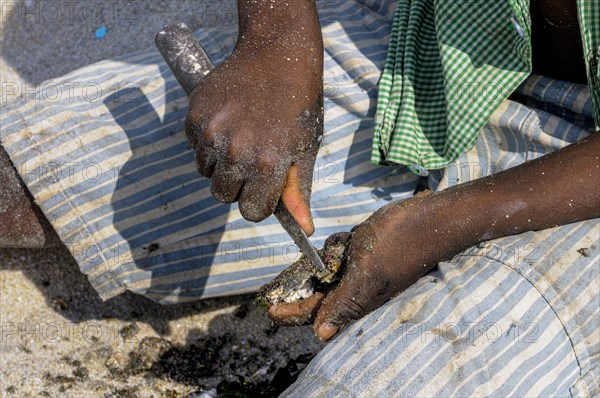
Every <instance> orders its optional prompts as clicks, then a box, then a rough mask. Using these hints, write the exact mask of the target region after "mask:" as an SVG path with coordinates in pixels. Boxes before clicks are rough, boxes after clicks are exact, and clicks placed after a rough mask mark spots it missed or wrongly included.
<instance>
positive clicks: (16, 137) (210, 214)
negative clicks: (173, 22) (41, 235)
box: [0, 0, 418, 302]
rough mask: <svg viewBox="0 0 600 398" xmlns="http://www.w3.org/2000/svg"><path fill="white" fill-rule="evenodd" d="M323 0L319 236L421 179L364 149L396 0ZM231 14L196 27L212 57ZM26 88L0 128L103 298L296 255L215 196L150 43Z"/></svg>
mask: <svg viewBox="0 0 600 398" xmlns="http://www.w3.org/2000/svg"><path fill="white" fill-rule="evenodd" d="M320 6H321V7H320V8H321V9H320V12H321V19H322V25H323V35H324V41H325V47H326V51H325V76H324V80H325V94H326V100H325V112H326V123H325V131H326V134H325V137H324V143H323V147H322V148H321V151H320V153H319V157H318V159H317V168H316V170H315V176H314V184H313V198H312V202H311V205H312V209H313V214H314V218H315V224H316V235H315V237H314V238H313V242H314V243H315V244H316V245H317V246H321V245H322V243H323V241H324V239H325V238H326V237H327V236H329V235H330V234H332V233H334V232H339V231H348V230H350V228H351V227H352V226H354V225H355V224H357V223H360V222H361V221H363V220H365V219H366V218H367V217H368V216H369V215H370V214H372V213H373V212H374V211H375V210H376V209H378V208H379V207H381V206H383V205H384V204H385V203H387V202H389V201H390V200H393V199H400V198H405V197H407V196H410V195H412V193H413V191H414V189H415V186H416V184H417V182H418V178H417V177H416V176H414V175H411V173H405V172H404V170H403V169H401V168H382V167H376V166H373V165H371V164H370V161H369V159H370V152H371V150H370V147H371V138H372V126H373V115H374V113H375V109H374V103H375V98H376V90H377V80H378V78H379V76H380V74H381V68H382V67H383V64H384V62H385V57H386V50H387V44H388V42H389V32H390V27H391V20H392V16H393V11H394V6H395V2H394V1H393V0H384V1H382V0H359V1H347V0H335V1H330V0H328V1H327V2H324V3H322V4H320ZM236 28H237V26H236V24H235V21H234V22H233V23H231V24H229V25H220V26H215V27H211V28H205V29H201V30H200V31H199V32H198V33H197V37H198V39H199V40H200V42H201V44H202V46H203V47H204V48H205V49H206V51H207V53H208V55H209V56H210V57H211V59H212V61H213V62H214V63H215V64H219V63H220V62H222V61H223V59H224V58H225V57H226V56H227V55H228V54H229V53H230V52H231V50H232V48H233V45H234V43H235V39H236ZM58 90H62V91H58ZM57 93H58V95H57ZM60 94H62V95H60ZM31 97H32V96H31V95H26V96H25V97H24V99H27V101H23V100H21V97H19V98H18V101H17V102H16V103H14V104H13V105H11V106H5V107H3V109H2V111H1V112H2V113H1V114H0V123H1V125H2V129H1V130H0V142H1V144H2V146H3V147H4V148H5V149H6V151H7V153H8V154H9V155H10V157H11V159H12V161H13V164H15V165H16V167H17V169H18V171H19V173H20V175H21V177H22V178H23V180H24V181H25V183H26V184H27V186H28V188H29V190H30V191H31V193H32V194H33V196H34V197H35V200H36V202H37V203H38V205H39V206H40V208H41V209H42V211H43V212H44V214H45V215H46V217H47V218H48V219H49V220H50V222H51V223H52V225H53V227H54V228H55V229H56V231H57V233H58V235H59V236H60V237H61V239H62V240H63V242H64V243H65V244H66V245H67V247H68V248H69V250H70V251H71V253H73V256H74V257H75V259H76V260H77V262H78V264H79V267H80V268H81V270H82V271H83V272H84V273H85V274H86V275H87V276H88V278H89V280H90V282H91V284H92V285H93V286H94V288H95V289H96V290H97V291H98V293H99V294H100V296H101V297H102V298H103V299H107V298H110V297H112V296H115V295H117V294H119V293H121V292H123V291H125V290H126V289H128V290H131V291H134V292H136V293H139V294H143V295H145V296H147V297H150V298H152V299H154V300H157V301H162V302H177V301H190V300H197V299H199V298H203V297H214V296H222V295H232V294H238V293H244V292H250V291H254V290H256V289H257V288H258V287H259V286H261V285H262V284H264V283H266V282H268V281H269V280H270V279H272V278H273V277H274V276H275V275H276V274H278V273H279V272H280V271H282V270H283V269H284V268H285V267H286V266H287V265H289V264H290V263H291V262H293V261H294V260H296V259H297V257H298V250H297V248H296V246H295V245H294V244H293V243H292V241H291V239H290V238H289V236H288V235H287V234H286V233H285V232H284V231H283V229H282V228H281V227H280V226H279V223H278V222H277V221H276V220H275V219H274V217H271V218H270V219H268V220H266V221H264V222H261V223H259V224H255V223H251V222H248V221H246V220H244V219H243V218H242V217H241V215H240V213H239V211H238V210H237V206H236V205H225V204H221V203H218V202H217V201H215V200H214V199H213V198H212V196H211V194H210V181H209V180H207V179H205V178H203V177H201V176H200V175H199V174H198V172H197V170H196V167H195V164H194V153H193V151H192V150H191V149H190V148H189V147H188V144H187V141H186V138H185V134H184V119H185V115H186V111H187V109H186V108H187V98H186V96H185V94H184V92H183V91H182V90H181V88H180V87H179V85H178V83H177V81H176V80H175V79H174V77H173V76H172V74H171V72H170V71H169V70H168V68H167V66H166V65H165V63H164V62H163V60H162V58H161V56H160V55H159V54H158V52H157V51H156V50H154V49H150V50H148V51H143V52H140V53H136V54H133V55H129V56H126V57H121V58H116V59H114V60H108V61H104V62H100V63H97V64H94V65H91V66H88V67H85V68H83V69H81V70H78V71H75V72H73V73H70V74H69V75H66V76H64V77H62V78H60V79H56V80H53V81H50V82H46V83H44V84H42V85H41V86H40V90H39V95H38V96H36V97H35V98H31Z"/></svg>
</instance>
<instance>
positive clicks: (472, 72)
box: [372, 0, 600, 173]
mask: <svg viewBox="0 0 600 398" xmlns="http://www.w3.org/2000/svg"><path fill="white" fill-rule="evenodd" d="M578 12H579V24H580V27H581V35H582V39H583V49H584V54H585V61H586V66H587V76H588V85H589V87H590V93H591V96H592V103H593V108H594V116H595V123H596V128H600V126H599V124H600V62H599V58H600V0H578ZM530 73H531V20H530V16H529V0H504V1H502V0H398V7H397V9H396V14H395V16H394V23H393V27H392V34H391V39H390V45H389V50H388V56H387V61H386V64H385V68H384V71H383V74H382V76H381V80H380V83H379V97H378V102H377V115H376V119H375V136H374V140H373V152H372V162H373V163H374V164H381V165H390V164H403V165H408V166H409V167H411V169H412V170H413V171H415V172H417V173H422V172H424V171H425V170H426V169H430V170H431V169H440V168H443V167H445V166H446V165H448V164H449V163H451V162H452V161H454V160H456V159H457V158H458V157H459V156H460V155H461V154H462V153H464V152H465V151H468V150H469V149H471V147H472V146H473V145H474V143H475V139H476V138H477V135H478V133H479V131H480V130H481V128H482V127H483V126H484V124H485V123H486V122H487V120H488V119H489V117H490V116H491V114H492V113H493V112H494V111H495V110H496V108H497V107H498V106H499V105H500V103H502V101H504V100H505V99H506V98H507V97H508V96H509V95H510V94H511V93H512V92H513V91H514V90H515V89H516V88H517V87H518V86H519V84H520V83H521V82H523V80H524V79H525V78H526V77H527V76H528V75H529V74H530Z"/></svg>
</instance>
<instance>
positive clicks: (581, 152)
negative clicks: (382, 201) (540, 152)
mask: <svg viewBox="0 0 600 398" xmlns="http://www.w3.org/2000/svg"><path fill="white" fill-rule="evenodd" d="M599 156H600V134H594V135H592V136H590V137H587V138H585V139H583V140H581V141H579V142H577V143H575V144H572V145H570V146H568V147H566V148H564V149H561V150H559V151H556V152H554V153H552V154H549V155H546V156H543V157H541V158H539V159H535V160H532V161H529V162H527V163H524V164H522V165H520V166H517V167H514V168H511V169H509V170H506V171H503V172H500V173H497V174H494V175H492V176H489V177H485V178H481V179H478V180H475V181H472V182H469V183H465V184H462V185H459V186H456V187H452V188H449V189H447V190H445V191H442V192H440V193H436V194H433V195H430V196H428V197H425V198H422V199H416V200H412V201H410V202H409V203H408V204H407V205H403V204H402V202H399V203H398V205H397V207H398V208H397V209H395V210H392V211H396V212H397V213H398V214H399V219H400V220H402V221H400V222H402V223H404V222H405V221H404V220H405V219H406V214H407V213H408V214H411V216H410V217H411V219H412V223H413V225H414V231H415V233H414V235H413V236H411V237H410V238H408V237H406V233H404V236H398V237H397V239H398V240H396V242H398V241H400V242H402V241H404V242H408V243H409V244H410V251H412V252H413V253H414V252H415V251H416V252H418V254H410V255H411V256H413V255H414V256H416V258H417V259H418V260H416V261H414V259H413V261H409V262H402V261H401V262H400V263H399V264H400V265H401V266H402V267H403V269H402V271H401V272H402V273H403V274H404V278H403V279H404V283H403V285H404V286H403V288H406V287H408V286H409V285H411V284H412V283H414V282H415V281H416V280H417V279H418V278H419V277H420V276H421V275H423V274H424V273H425V272H426V271H428V270H429V269H431V268H432V267H434V266H435V265H436V264H438V263H439V262H441V261H446V260H449V259H450V258H452V257H453V256H454V255H456V254H458V253H460V252H461V251H463V250H465V249H467V248H469V247H471V246H474V245H476V244H478V243H480V242H482V241H486V240H491V239H495V238H499V237H503V236H508V235H514V234H519V233H523V232H526V231H535V230H541V229H546V228H551V227H554V226H558V225H564V224H568V223H572V222H577V221H582V220H586V219H590V218H595V217H600V160H599ZM392 218H393V216H392ZM390 224H393V223H390ZM397 225H398V224H397ZM394 228H400V229H402V228H401V227H400V226H398V227H395V226H394V225H391V226H390V229H389V230H387V231H385V232H384V234H393V233H394ZM403 250H404V252H405V253H408V252H409V250H408V249H406V248H404V249H403ZM400 254H402V253H400Z"/></svg>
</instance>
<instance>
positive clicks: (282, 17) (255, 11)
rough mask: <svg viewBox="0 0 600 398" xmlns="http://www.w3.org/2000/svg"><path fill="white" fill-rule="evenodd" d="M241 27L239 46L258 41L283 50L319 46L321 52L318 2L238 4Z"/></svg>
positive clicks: (254, 0) (252, 0) (249, 0)
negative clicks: (246, 41) (249, 40)
mask: <svg viewBox="0 0 600 398" xmlns="http://www.w3.org/2000/svg"><path fill="white" fill-rule="evenodd" d="M238 24H239V37H238V43H239V42H243V41H244V40H248V39H251V40H257V39H258V40H260V41H261V42H262V43H263V44H274V45H277V46H279V47H284V48H285V47H297V46H302V47H304V48H305V49H310V48H311V47H312V48H313V49H314V46H315V44H316V45H317V46H319V45H320V46H321V48H319V49H318V50H322V40H323V39H322V34H321V27H320V25H319V16H318V13H317V5H316V3H315V0H291V1H283V0H238ZM315 50H316V49H315Z"/></svg>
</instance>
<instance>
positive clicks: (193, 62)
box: [155, 22, 326, 272]
mask: <svg viewBox="0 0 600 398" xmlns="http://www.w3.org/2000/svg"><path fill="white" fill-rule="evenodd" d="M155 43H156V47H158V50H159V51H160V54H161V55H162V57H163V58H164V60H165V62H166V64H167V65H168V66H169V69H171V71H172V72H173V75H174V76H175V78H176V79H177V81H178V82H179V84H180V85H181V87H182V88H183V90H184V91H185V93H186V94H187V95H188V96H189V95H190V94H191V92H192V91H193V90H194V88H195V87H196V85H197V84H198V83H200V81H201V80H202V79H203V78H204V76H205V75H206V74H208V72H210V71H211V70H212V69H213V64H212V62H211V61H210V58H209V57H208V55H206V53H205V52H204V50H203V49H202V47H201V46H200V44H199V43H198V41H197V40H196V38H195V37H194V34H193V33H192V31H191V30H190V29H189V28H188V27H187V25H186V24H185V23H182V22H180V23H175V24H170V25H166V26H165V27H164V28H162V30H161V31H160V32H158V34H157V35H156V38H155ZM274 214H275V217H276V218H277V220H278V221H279V223H280V224H281V226H282V227H283V229H285V231H286V232H287V233H288V235H290V237H291V238H292V239H293V241H294V243H296V245H298V248H299V249H300V251H301V252H302V254H304V256H305V257H307V258H308V259H309V260H310V261H311V262H312V264H313V266H314V267H315V268H317V269H318V270H319V271H322V272H323V271H325V270H326V269H325V265H324V264H323V261H322V260H321V257H319V254H318V253H317V250H316V249H315V248H314V246H313V245H312V244H311V243H310V240H309V239H308V237H307V236H306V234H305V233H304V231H303V230H302V228H300V225H298V223H297V222H296V220H295V219H294V217H292V215H291V214H290V212H289V211H288V209H287V208H286V207H285V205H284V204H283V202H281V201H279V203H278V204H277V207H276V209H275V213H274Z"/></svg>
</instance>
